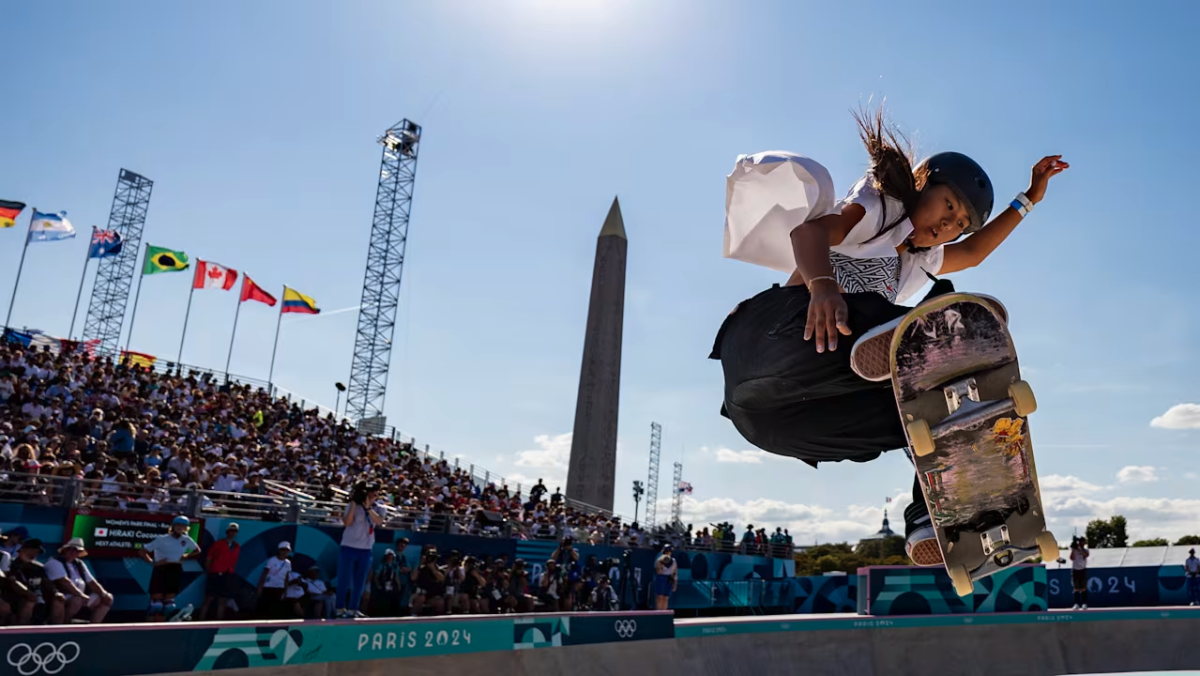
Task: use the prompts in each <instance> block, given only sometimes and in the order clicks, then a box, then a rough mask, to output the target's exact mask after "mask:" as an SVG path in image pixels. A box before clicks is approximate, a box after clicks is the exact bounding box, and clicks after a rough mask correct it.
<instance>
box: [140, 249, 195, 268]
mask: <svg viewBox="0 0 1200 676" xmlns="http://www.w3.org/2000/svg"><path fill="white" fill-rule="evenodd" d="M187 269H188V257H187V254H185V253H183V252H182V251H172V250H170V249H164V248H162V247H158V246H150V245H148V244H147V245H146V263H145V264H144V265H142V274H143V275H153V274H155V273H159V272H179V271H180V270H187Z"/></svg>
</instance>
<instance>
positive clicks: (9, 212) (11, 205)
mask: <svg viewBox="0 0 1200 676" xmlns="http://www.w3.org/2000/svg"><path fill="white" fill-rule="evenodd" d="M24 208H25V203H24V202H10V201H8V200H0V228H11V227H13V226H14V225H16V224H17V214H19V213H21V210H22V209H24Z"/></svg>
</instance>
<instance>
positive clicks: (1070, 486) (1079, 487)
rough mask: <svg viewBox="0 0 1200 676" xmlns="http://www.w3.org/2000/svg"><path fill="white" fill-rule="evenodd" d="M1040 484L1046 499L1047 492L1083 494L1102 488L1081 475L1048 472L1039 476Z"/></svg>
mask: <svg viewBox="0 0 1200 676" xmlns="http://www.w3.org/2000/svg"><path fill="white" fill-rule="evenodd" d="M1038 484H1039V485H1040V486H1041V488H1042V496H1043V499H1045V495H1046V494H1047V493H1054V494H1071V495H1082V494H1084V493H1095V492H1096V491H1098V490H1101V487H1100V486H1097V485H1095V484H1090V483H1088V482H1086V481H1084V480H1083V479H1080V478H1079V477H1074V476H1062V475H1060V474H1047V475H1046V476H1043V477H1038Z"/></svg>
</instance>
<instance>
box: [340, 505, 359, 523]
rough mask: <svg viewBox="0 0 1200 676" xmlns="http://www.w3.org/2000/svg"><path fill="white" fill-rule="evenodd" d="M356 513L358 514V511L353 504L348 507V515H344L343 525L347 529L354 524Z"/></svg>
mask: <svg viewBox="0 0 1200 676" xmlns="http://www.w3.org/2000/svg"><path fill="white" fill-rule="evenodd" d="M356 512H358V510H357V509H354V504H353V503H352V504H349V505H346V513H345V514H342V525H343V526H345V527H346V528H349V527H350V524H352V523H354V516H355V513H356Z"/></svg>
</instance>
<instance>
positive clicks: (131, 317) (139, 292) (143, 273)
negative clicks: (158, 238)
mask: <svg viewBox="0 0 1200 676" xmlns="http://www.w3.org/2000/svg"><path fill="white" fill-rule="evenodd" d="M145 247H146V250H145V252H144V254H146V253H149V252H150V245H149V244H146V245H145ZM144 254H143V255H142V271H141V273H139V274H138V288H137V292H136V293H134V294H133V314H131V315H129V335H128V336H125V351H126V352H128V351H129V346H130V345H132V344H133V320H135V319H137V306H138V300H139V299H141V297H142V278H143V277H145V276H146V256H145V255H144Z"/></svg>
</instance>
